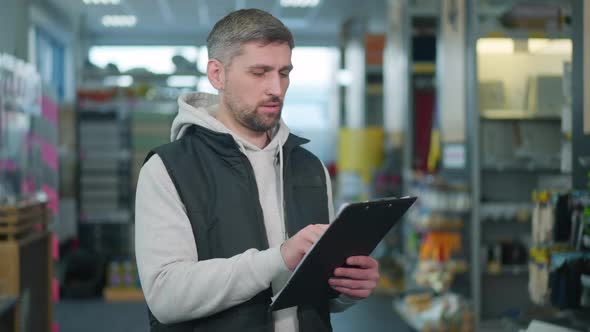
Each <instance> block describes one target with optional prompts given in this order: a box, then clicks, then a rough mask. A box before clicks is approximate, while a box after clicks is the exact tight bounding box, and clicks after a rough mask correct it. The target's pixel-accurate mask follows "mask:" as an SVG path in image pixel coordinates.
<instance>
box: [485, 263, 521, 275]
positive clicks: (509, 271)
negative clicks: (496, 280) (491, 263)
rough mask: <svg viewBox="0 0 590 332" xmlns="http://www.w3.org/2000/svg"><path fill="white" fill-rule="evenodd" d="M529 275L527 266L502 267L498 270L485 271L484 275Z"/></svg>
mask: <svg viewBox="0 0 590 332" xmlns="http://www.w3.org/2000/svg"><path fill="white" fill-rule="evenodd" d="M528 273H529V267H528V265H514V266H502V267H501V268H500V269H499V270H497V271H496V270H491V269H487V270H486V271H485V275H487V276H491V277H495V276H511V275H514V276H523V275H525V274H528Z"/></svg>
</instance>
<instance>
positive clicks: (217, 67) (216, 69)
mask: <svg viewBox="0 0 590 332" xmlns="http://www.w3.org/2000/svg"><path fill="white" fill-rule="evenodd" d="M207 77H208V78H209V82H210V83H211V85H212V86H213V87H214V88H215V89H217V90H223V86H224V83H225V71H224V67H223V64H222V63H221V62H220V61H219V60H217V59H209V62H207Z"/></svg>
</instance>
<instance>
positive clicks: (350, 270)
mask: <svg viewBox="0 0 590 332" xmlns="http://www.w3.org/2000/svg"><path fill="white" fill-rule="evenodd" d="M346 264H347V265H349V266H347V267H339V268H337V269H336V270H334V277H332V278H330V280H329V283H330V286H331V287H332V288H333V289H334V290H336V291H338V292H340V293H342V294H345V295H348V296H350V297H353V298H357V299H364V298H367V297H369V295H371V293H373V290H374V289H375V287H377V281H378V280H379V263H378V262H377V261H376V260H375V259H373V258H371V257H368V256H353V257H348V259H347V260H346Z"/></svg>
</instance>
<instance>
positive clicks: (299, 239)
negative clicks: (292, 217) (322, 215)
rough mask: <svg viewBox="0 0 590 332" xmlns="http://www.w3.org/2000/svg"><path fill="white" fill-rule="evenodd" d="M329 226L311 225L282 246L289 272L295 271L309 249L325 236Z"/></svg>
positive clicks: (282, 254) (282, 253)
mask: <svg viewBox="0 0 590 332" xmlns="http://www.w3.org/2000/svg"><path fill="white" fill-rule="evenodd" d="M328 227H329V225H325V224H315V225H309V226H307V227H305V228H304V229H302V230H300V231H299V232H297V234H295V235H294V236H293V237H291V238H290V239H288V240H287V241H285V242H284V243H283V244H282V245H281V256H283V260H284V261H285V265H287V268H288V269H289V270H293V269H295V267H296V266H297V264H299V262H300V261H301V259H302V258H303V256H305V254H306V253H307V251H308V250H309V248H311V246H312V245H313V244H314V243H315V242H316V241H317V240H318V239H319V238H320V236H322V234H324V232H325V231H326V229H328Z"/></svg>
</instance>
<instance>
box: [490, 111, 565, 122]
mask: <svg viewBox="0 0 590 332" xmlns="http://www.w3.org/2000/svg"><path fill="white" fill-rule="evenodd" d="M481 118H482V119H484V120H502V121H561V115H559V114H535V113H532V112H528V111H524V110H485V111H483V112H482V113H481Z"/></svg>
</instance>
